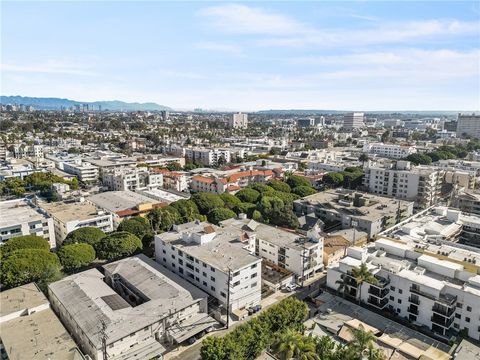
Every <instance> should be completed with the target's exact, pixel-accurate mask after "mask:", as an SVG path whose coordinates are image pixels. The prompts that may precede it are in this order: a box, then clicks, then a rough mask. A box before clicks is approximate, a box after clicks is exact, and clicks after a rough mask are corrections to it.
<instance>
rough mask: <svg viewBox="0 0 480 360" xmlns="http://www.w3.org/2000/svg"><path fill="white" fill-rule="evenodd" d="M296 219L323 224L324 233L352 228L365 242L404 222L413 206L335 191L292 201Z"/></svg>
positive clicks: (407, 202)
mask: <svg viewBox="0 0 480 360" xmlns="http://www.w3.org/2000/svg"><path fill="white" fill-rule="evenodd" d="M293 207H294V210H295V212H296V213H297V215H299V216H302V215H310V214H312V215H313V214H314V215H315V216H316V217H317V218H319V219H320V220H322V221H323V222H324V223H325V228H324V229H323V230H324V231H327V232H329V231H333V230H340V229H350V228H355V229H356V230H360V231H365V232H366V233H367V234H368V237H369V238H372V237H374V236H375V235H377V234H378V233H380V232H382V231H384V230H386V229H388V228H389V227H391V226H393V225H395V224H396V223H398V222H399V221H401V220H403V219H405V218H408V217H410V216H411V215H412V213H413V202H412V201H405V200H396V199H392V198H389V197H384V196H377V195H372V194H366V193H360V192H355V191H351V190H345V189H337V190H327V191H322V192H319V193H316V194H313V195H309V196H305V197H304V198H303V199H299V200H295V201H294V202H293Z"/></svg>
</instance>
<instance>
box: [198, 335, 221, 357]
mask: <svg viewBox="0 0 480 360" xmlns="http://www.w3.org/2000/svg"><path fill="white" fill-rule="evenodd" d="M200 356H201V358H202V360H224V359H225V358H226V353H225V344H224V338H223V337H218V336H209V337H207V338H206V339H204V340H203V341H202V347H201V349H200Z"/></svg>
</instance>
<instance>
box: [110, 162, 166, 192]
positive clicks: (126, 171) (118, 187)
mask: <svg viewBox="0 0 480 360" xmlns="http://www.w3.org/2000/svg"><path fill="white" fill-rule="evenodd" d="M102 183H103V184H104V185H105V186H108V189H109V190H113V191H125V190H130V191H135V190H137V189H143V188H155V187H162V186H163V174H162V173H159V172H153V171H150V170H149V169H148V168H146V167H124V168H117V169H114V170H111V171H108V172H104V173H103V175H102Z"/></svg>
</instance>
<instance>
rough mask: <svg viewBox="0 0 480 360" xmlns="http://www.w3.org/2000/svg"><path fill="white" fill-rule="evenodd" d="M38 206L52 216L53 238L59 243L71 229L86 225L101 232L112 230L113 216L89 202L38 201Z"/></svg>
mask: <svg viewBox="0 0 480 360" xmlns="http://www.w3.org/2000/svg"><path fill="white" fill-rule="evenodd" d="M38 205H39V207H40V208H41V209H43V210H44V211H45V212H46V213H47V214H48V215H49V216H51V217H52V218H53V226H54V230H55V240H56V243H57V245H60V244H61V243H62V242H63V240H65V238H66V237H67V235H68V234H69V233H70V232H72V231H73V230H76V229H80V228H82V227H86V226H92V227H96V228H99V229H100V230H102V231H103V232H111V231H113V216H112V214H106V213H105V212H104V211H103V210H100V209H98V208H97V207H96V206H95V205H93V204H92V203H91V202H87V201H80V202H70V203H67V202H52V203H46V202H39V204H38Z"/></svg>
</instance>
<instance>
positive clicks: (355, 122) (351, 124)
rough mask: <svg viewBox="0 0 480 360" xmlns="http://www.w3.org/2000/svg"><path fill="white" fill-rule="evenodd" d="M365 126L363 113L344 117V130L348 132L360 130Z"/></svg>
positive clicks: (354, 113)
mask: <svg viewBox="0 0 480 360" xmlns="http://www.w3.org/2000/svg"><path fill="white" fill-rule="evenodd" d="M363 126H365V124H364V122H363V113H360V112H353V113H349V114H345V116H344V117H343V128H344V129H347V130H352V129H358V128H361V127H363Z"/></svg>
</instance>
